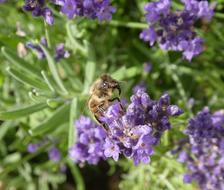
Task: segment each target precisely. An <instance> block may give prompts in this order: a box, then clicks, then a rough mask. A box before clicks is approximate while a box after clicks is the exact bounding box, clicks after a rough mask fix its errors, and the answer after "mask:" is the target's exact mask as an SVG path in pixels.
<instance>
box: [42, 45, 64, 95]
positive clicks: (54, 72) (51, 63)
mask: <svg viewBox="0 0 224 190" xmlns="http://www.w3.org/2000/svg"><path fill="white" fill-rule="evenodd" d="M40 46H41V48H42V50H43V51H44V54H45V55H46V58H47V62H48V66H49V69H50V71H51V73H52V76H53V78H54V80H55V82H56V83H57V85H58V87H59V88H60V90H61V91H62V92H63V93H64V94H68V91H67V90H66V89H65V87H64V85H63V82H62V80H61V79H60V76H59V74H58V71H57V67H56V64H55V61H54V59H53V58H52V57H51V55H50V54H49V52H48V50H47V49H46V48H45V47H44V46H43V45H41V44H40Z"/></svg>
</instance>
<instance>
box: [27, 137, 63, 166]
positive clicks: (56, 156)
mask: <svg viewBox="0 0 224 190" xmlns="http://www.w3.org/2000/svg"><path fill="white" fill-rule="evenodd" d="M46 143H49V141H48V140H46V139H45V140H44V141H43V142H41V143H30V144H28V146H27V151H28V152H29V153H34V152H36V151H38V149H39V148H41V147H42V146H44V145H46ZM47 153H48V157H49V160H52V161H54V162H59V161H60V160H61V152H60V150H59V149H58V148H56V147H55V145H54V146H52V147H51V148H50V149H49V150H48V152H47Z"/></svg>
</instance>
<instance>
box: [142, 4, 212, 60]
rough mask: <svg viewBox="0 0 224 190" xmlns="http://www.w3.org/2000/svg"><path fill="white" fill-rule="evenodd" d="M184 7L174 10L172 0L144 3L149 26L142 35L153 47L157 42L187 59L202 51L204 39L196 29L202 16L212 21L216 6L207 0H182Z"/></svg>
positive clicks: (163, 47)
mask: <svg viewBox="0 0 224 190" xmlns="http://www.w3.org/2000/svg"><path fill="white" fill-rule="evenodd" d="M181 2H182V3H183V4H184V10H177V11H175V12H173V11H171V0H159V1H158V2H150V3H147V4H146V5H145V10H146V12H147V13H146V15H145V17H146V21H147V22H148V24H149V28H148V29H145V30H143V31H142V32H141V34H140V38H141V39H142V40H144V41H145V42H148V43H149V45H150V46H153V45H154V44H155V42H157V43H158V44H159V46H160V48H161V49H165V50H173V51H180V52H182V53H183V56H184V57H185V58H186V59H187V60H189V61H190V60H191V59H192V58H193V57H194V56H197V55H199V54H200V53H201V52H202V50H203V39H202V38H200V37H198V36H197V34H196V33H195V31H194V24H195V22H196V21H198V20H199V19H207V20H211V18H212V16H213V8H211V7H210V5H209V3H208V1H207V0H203V1H198V0H181Z"/></svg>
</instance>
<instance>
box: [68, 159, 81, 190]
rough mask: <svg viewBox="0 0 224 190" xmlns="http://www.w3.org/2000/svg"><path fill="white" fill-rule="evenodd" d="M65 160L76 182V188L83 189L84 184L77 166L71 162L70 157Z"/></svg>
mask: <svg viewBox="0 0 224 190" xmlns="http://www.w3.org/2000/svg"><path fill="white" fill-rule="evenodd" d="M66 161H67V164H68V166H69V168H70V170H71V172H72V175H73V177H74V180H75V182H76V186H77V187H76V188H77V190H85V184H84V181H83V178H82V175H81V173H80V171H79V169H78V167H77V166H76V165H75V164H74V163H73V162H72V160H71V159H70V158H67V160H66Z"/></svg>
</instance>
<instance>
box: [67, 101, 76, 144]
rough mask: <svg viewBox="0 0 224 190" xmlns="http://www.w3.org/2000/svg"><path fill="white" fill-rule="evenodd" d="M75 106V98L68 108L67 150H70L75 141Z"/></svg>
mask: <svg viewBox="0 0 224 190" xmlns="http://www.w3.org/2000/svg"><path fill="white" fill-rule="evenodd" d="M77 104H78V99H77V98H76V97H75V98H73V100H72V103H71V107H70V118H69V131H68V148H70V147H71V146H72V145H73V144H74V142H75V139H76V131H75V126H74V118H76V117H77V110H78V109H77Z"/></svg>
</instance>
